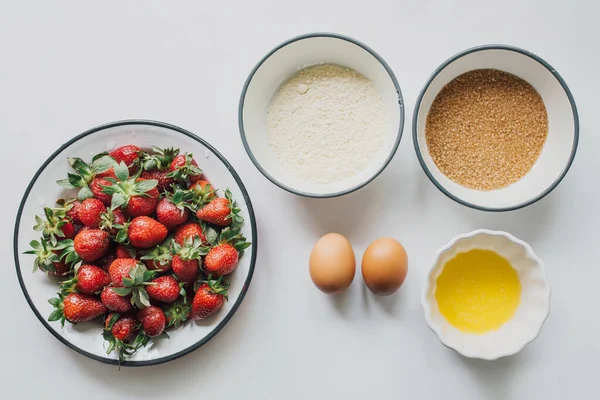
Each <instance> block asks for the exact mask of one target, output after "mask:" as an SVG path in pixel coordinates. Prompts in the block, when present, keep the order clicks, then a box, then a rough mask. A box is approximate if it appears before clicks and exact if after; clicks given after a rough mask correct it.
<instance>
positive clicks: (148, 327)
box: [137, 306, 166, 337]
mask: <svg viewBox="0 0 600 400" xmlns="http://www.w3.org/2000/svg"><path fill="white" fill-rule="evenodd" d="M137 319H138V321H140V323H141V324H142V329H143V330H144V332H145V333H146V335H148V336H149V337H155V336H158V335H160V334H161V333H163V331H164V330H165V325H166V318H165V313H164V312H163V310H161V309H160V308H158V307H156V306H150V307H146V308H144V309H143V310H140V311H138V313H137Z"/></svg>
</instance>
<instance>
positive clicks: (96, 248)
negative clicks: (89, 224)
mask: <svg viewBox="0 0 600 400" xmlns="http://www.w3.org/2000/svg"><path fill="white" fill-rule="evenodd" d="M74 246H75V252H76V253H77V254H78V255H79V257H81V259H82V260H83V261H95V260H98V259H99V258H102V256H104V255H105V254H106V252H107V251H108V248H109V247H110V236H109V235H108V233H107V232H104V231H103V230H100V229H88V230H85V231H84V230H81V231H79V233H78V234H77V236H75V240H74Z"/></svg>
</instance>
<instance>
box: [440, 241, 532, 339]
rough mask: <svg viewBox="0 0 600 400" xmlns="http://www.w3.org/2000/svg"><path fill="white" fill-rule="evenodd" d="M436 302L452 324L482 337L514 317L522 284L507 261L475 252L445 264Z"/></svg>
mask: <svg viewBox="0 0 600 400" xmlns="http://www.w3.org/2000/svg"><path fill="white" fill-rule="evenodd" d="M435 299H436V301H437V304H438V307H439V310H440V312H441V314H442V315H443V316H444V317H445V318H446V319H447V320H448V322H449V323H450V324H452V325H453V326H454V327H456V328H457V329H459V330H461V331H463V332H467V333H477V334H481V333H486V332H489V331H492V330H496V329H498V328H500V327H501V326H502V325H504V324H505V323H506V322H507V321H508V320H510V319H511V318H512V316H513V315H514V313H515V311H516V310H517V307H518V306H519V302H520V299H521V282H520V281H519V277H518V275H517V271H515V269H514V268H513V267H512V266H511V265H510V263H509V261H508V260H507V259H506V258H504V257H502V256H501V255H499V254H498V253H496V252H494V251H491V250H481V249H474V250H470V251H467V252H464V253H459V254H457V255H456V256H455V257H454V258H453V259H451V260H450V261H448V262H447V263H446V265H444V267H443V270H442V273H441V274H440V275H439V276H438V278H437V280H436V289H435Z"/></svg>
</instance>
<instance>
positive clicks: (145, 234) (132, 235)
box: [127, 216, 168, 249]
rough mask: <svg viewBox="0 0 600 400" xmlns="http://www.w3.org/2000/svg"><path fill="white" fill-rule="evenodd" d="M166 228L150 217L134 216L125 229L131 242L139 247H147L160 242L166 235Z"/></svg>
mask: <svg viewBox="0 0 600 400" xmlns="http://www.w3.org/2000/svg"><path fill="white" fill-rule="evenodd" d="M167 234H168V231H167V228H166V227H165V226H164V225H163V224H161V223H160V222H158V221H156V220H155V219H153V218H150V217H145V216H141V217H136V218H134V219H133V221H131V224H130V225H129V228H128V229H127V235H128V236H129V240H130V241H131V244H132V245H133V246H135V247H137V248H139V249H148V248H150V247H152V246H156V245H157V244H159V243H161V242H162V241H163V240H165V238H166V237H167Z"/></svg>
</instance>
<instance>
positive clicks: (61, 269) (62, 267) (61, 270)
mask: <svg viewBox="0 0 600 400" xmlns="http://www.w3.org/2000/svg"><path fill="white" fill-rule="evenodd" d="M52 264H53V265H54V271H48V274H50V275H54V276H64V275H67V274H68V273H69V272H71V268H69V267H68V266H67V264H65V263H64V262H55V263H52Z"/></svg>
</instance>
